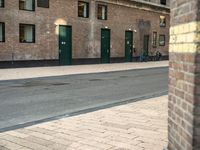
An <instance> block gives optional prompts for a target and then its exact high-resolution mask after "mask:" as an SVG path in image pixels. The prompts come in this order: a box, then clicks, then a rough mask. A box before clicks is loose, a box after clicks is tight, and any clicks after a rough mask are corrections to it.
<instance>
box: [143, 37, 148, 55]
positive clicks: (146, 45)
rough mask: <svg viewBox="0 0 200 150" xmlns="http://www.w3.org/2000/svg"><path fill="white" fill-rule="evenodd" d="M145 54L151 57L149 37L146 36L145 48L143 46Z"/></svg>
mask: <svg viewBox="0 0 200 150" xmlns="http://www.w3.org/2000/svg"><path fill="white" fill-rule="evenodd" d="M143 50H144V51H143V52H144V55H145V56H148V55H149V35H144V46H143Z"/></svg>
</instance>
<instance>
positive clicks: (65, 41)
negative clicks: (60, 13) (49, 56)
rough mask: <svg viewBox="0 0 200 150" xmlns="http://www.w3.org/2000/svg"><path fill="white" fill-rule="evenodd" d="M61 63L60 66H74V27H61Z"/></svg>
mask: <svg viewBox="0 0 200 150" xmlns="http://www.w3.org/2000/svg"><path fill="white" fill-rule="evenodd" d="M59 62H60V65H71V64H72V27H71V26H66V25H60V26H59Z"/></svg>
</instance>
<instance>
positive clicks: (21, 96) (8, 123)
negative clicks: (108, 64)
mask: <svg viewBox="0 0 200 150" xmlns="http://www.w3.org/2000/svg"><path fill="white" fill-rule="evenodd" d="M167 83H168V68H167V67H165V68H152V69H143V70H130V71H119V72H109V73H96V74H85V75H68V76H60V77H45V78H36V79H26V80H11V81H0V132H3V131H6V130H10V129H14V128H18V127H23V126H28V125H29V124H30V125H32V124H35V123H37V122H38V123H39V122H42V121H48V120H51V119H55V118H56V117H61V116H68V115H72V114H76V113H77V114H78V113H79V112H80V113H81V111H82V110H92V108H94V109H95V108H101V107H106V106H112V105H114V104H118V103H119V102H124V101H128V100H135V99H138V98H142V97H145V96H147V97H148V96H152V95H154V94H160V93H162V92H166V91H167V89H168V87H167V85H168V84H167ZM82 112H84V111H82Z"/></svg>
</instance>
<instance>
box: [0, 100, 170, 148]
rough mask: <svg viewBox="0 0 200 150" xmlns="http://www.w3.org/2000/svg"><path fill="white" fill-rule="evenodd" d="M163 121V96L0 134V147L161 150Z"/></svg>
mask: <svg viewBox="0 0 200 150" xmlns="http://www.w3.org/2000/svg"><path fill="white" fill-rule="evenodd" d="M148 112H149V113H148ZM167 118H168V117H167V96H163V97H158V98H153V99H148V100H144V101H138V102H135V103H130V104H126V105H121V106H116V107H113V108H107V109H104V110H98V111H95V112H91V113H87V114H83V115H78V116H73V117H68V118H62V119H59V120H55V121H50V122H47V123H42V124H38V125H34V126H31V127H26V128H23V129H18V130H14V131H9V132H5V133H1V134H0V147H3V148H4V149H5V148H9V150H65V149H66V150H162V149H163V148H164V147H166V146H167V142H168V141H167ZM2 141H4V142H2ZM5 141H8V143H7V145H9V144H10V143H12V144H15V145H17V146H18V148H19V149H16V148H13V147H12V146H13V145H12V144H10V146H9V147H8V146H7V147H6V143H5ZM3 148H2V149H3ZM0 150H1V149H0ZM6 150H7V149H6Z"/></svg>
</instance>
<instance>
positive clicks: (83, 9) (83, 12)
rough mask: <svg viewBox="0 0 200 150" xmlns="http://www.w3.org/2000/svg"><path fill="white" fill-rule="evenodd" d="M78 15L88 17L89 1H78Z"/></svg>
mask: <svg viewBox="0 0 200 150" xmlns="http://www.w3.org/2000/svg"><path fill="white" fill-rule="evenodd" d="M78 16H79V17H83V18H89V3H87V2H82V1H79V2H78Z"/></svg>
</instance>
